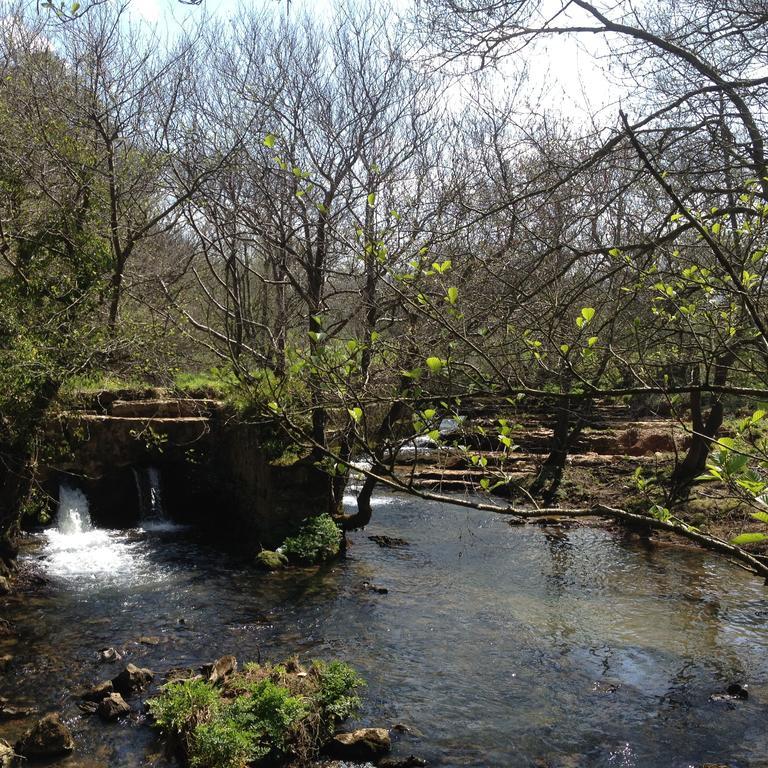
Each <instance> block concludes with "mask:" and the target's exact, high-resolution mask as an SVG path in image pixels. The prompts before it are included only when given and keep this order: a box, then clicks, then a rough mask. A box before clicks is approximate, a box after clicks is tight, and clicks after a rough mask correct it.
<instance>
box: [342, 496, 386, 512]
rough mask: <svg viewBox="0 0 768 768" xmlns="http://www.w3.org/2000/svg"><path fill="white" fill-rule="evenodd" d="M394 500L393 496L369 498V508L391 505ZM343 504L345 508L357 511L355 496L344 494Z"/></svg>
mask: <svg viewBox="0 0 768 768" xmlns="http://www.w3.org/2000/svg"><path fill="white" fill-rule="evenodd" d="M395 500H396V497H394V496H373V497H371V506H372V507H384V506H386V505H387V504H392V503H393V502H394V501H395ZM343 502H344V506H345V507H354V508H355V509H357V496H353V495H352V494H349V493H348V494H345V495H344V499H343Z"/></svg>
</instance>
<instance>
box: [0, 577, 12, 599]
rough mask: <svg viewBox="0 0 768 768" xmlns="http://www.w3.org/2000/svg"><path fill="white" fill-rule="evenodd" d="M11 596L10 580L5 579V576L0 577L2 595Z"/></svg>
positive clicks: (0, 592) (0, 593)
mask: <svg viewBox="0 0 768 768" xmlns="http://www.w3.org/2000/svg"><path fill="white" fill-rule="evenodd" d="M10 594H11V582H10V581H8V579H6V578H5V576H0V595H10Z"/></svg>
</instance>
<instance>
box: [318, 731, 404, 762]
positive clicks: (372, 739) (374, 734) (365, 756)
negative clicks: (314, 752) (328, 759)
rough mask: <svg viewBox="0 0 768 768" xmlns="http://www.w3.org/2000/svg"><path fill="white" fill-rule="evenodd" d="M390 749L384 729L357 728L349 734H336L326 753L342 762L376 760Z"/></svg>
mask: <svg viewBox="0 0 768 768" xmlns="http://www.w3.org/2000/svg"><path fill="white" fill-rule="evenodd" d="M390 749H392V741H391V739H390V738H389V731H388V730H387V729H386V728H359V729H358V730H356V731H351V732H349V733H337V734H336V735H335V736H334V737H333V739H332V740H331V742H330V744H329V745H328V751H329V752H330V753H331V754H332V755H333V756H334V757H338V758H340V759H342V760H376V759H377V758H379V757H381V756H382V755H385V754H386V753H387V752H389V750H390Z"/></svg>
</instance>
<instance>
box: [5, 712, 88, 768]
mask: <svg viewBox="0 0 768 768" xmlns="http://www.w3.org/2000/svg"><path fill="white" fill-rule="evenodd" d="M74 748H75V742H74V740H73V739H72V734H71V732H70V730H69V728H67V726H66V725H64V723H62V722H61V718H60V716H59V715H58V714H56V713H54V714H50V715H46V716H45V717H44V718H42V720H40V721H38V722H37V723H36V724H35V725H34V726H33V727H32V728H30V729H29V730H28V731H27V732H26V733H25V734H24V735H23V736H22V737H21V738H20V739H19V741H18V742H17V743H16V752H18V753H19V754H20V755H22V756H24V757H27V758H29V759H30V760H34V759H37V758H47V757H61V756H62V755H68V754H69V753H70V752H72V751H73V750H74Z"/></svg>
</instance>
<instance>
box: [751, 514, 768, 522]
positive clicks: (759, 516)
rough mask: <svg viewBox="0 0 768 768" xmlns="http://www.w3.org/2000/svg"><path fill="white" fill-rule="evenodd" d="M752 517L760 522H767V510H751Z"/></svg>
mask: <svg viewBox="0 0 768 768" xmlns="http://www.w3.org/2000/svg"><path fill="white" fill-rule="evenodd" d="M752 517H754V518H755V520H759V521H760V522H761V523H768V512H753V513H752Z"/></svg>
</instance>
